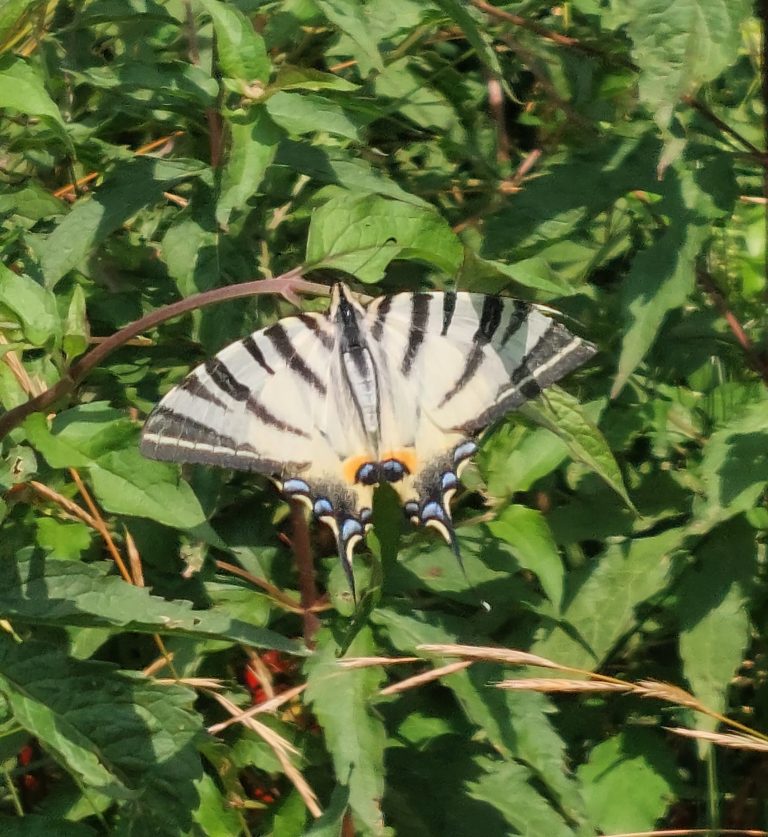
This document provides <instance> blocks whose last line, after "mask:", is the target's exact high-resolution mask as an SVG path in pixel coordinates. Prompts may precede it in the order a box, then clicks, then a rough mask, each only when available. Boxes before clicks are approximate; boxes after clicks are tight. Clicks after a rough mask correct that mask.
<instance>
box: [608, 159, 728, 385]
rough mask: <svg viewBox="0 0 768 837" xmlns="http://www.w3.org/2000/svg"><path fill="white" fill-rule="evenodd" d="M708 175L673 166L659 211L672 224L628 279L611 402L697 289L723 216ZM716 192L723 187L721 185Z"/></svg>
mask: <svg viewBox="0 0 768 837" xmlns="http://www.w3.org/2000/svg"><path fill="white" fill-rule="evenodd" d="M718 163H719V165H720V166H721V167H722V168H723V169H726V175H725V177H727V174H730V166H729V165H728V163H727V161H725V160H719V159H718ZM702 169H703V167H702ZM705 174H706V171H705V170H703V171H702V172H698V173H697V176H694V173H693V172H691V171H688V170H684V169H681V170H677V169H675V168H671V169H669V170H668V171H667V173H666V178H665V184H664V188H665V191H666V193H667V194H666V197H665V199H664V201H662V203H661V204H659V205H658V208H657V211H658V212H666V213H667V214H668V215H669V216H670V218H671V221H670V223H669V225H668V226H667V228H666V230H665V231H664V232H663V233H662V234H661V235H660V236H658V237H657V238H656V240H655V241H654V242H653V243H652V244H651V245H650V246H649V247H646V248H645V249H643V250H642V251H641V252H640V253H639V254H638V255H637V257H636V258H635V260H634V261H633V262H632V268H631V269H630V271H629V275H628V276H627V278H626V280H625V281H624V284H623V289H622V292H623V296H624V300H623V307H624V310H625V311H626V312H627V315H628V317H627V323H626V325H625V327H624V339H623V342H622V346H621V355H620V356H619V364H618V370H617V372H616V378H615V380H614V383H613V386H612V387H611V398H616V397H617V396H618V394H619V393H620V392H621V390H622V389H623V387H624V385H625V384H626V382H627V380H628V378H629V376H630V375H631V374H632V373H633V372H634V371H635V369H636V368H637V366H638V365H639V364H640V362H641V361H642V359H643V358H644V357H645V355H646V353H647V352H648V350H649V349H650V347H651V345H652V344H653V343H654V341H655V340H656V337H657V335H658V332H659V329H660V328H661V325H662V323H663V321H664V318H665V317H666V316H667V315H668V314H669V312H670V311H672V310H673V309H675V308H679V307H680V306H681V305H682V304H683V303H684V302H685V301H686V300H687V299H688V296H689V295H690V293H691V291H692V290H693V288H694V285H695V282H696V260H697V258H698V256H699V253H700V252H701V248H702V246H703V244H704V242H705V241H706V240H707V239H708V238H709V237H710V236H711V234H712V221H713V219H714V218H717V217H718V216H719V215H721V214H722V212H723V209H722V208H718V207H716V206H714V205H713V196H712V195H711V194H709V190H708V189H707V183H706V177H705V176H704V175H705ZM718 191H721V192H722V191H725V189H724V188H723V187H722V186H721V187H720V189H719V190H718ZM729 191H730V189H729ZM720 197H722V195H721V196H720Z"/></svg>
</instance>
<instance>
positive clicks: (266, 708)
mask: <svg viewBox="0 0 768 837" xmlns="http://www.w3.org/2000/svg"><path fill="white" fill-rule="evenodd" d="M306 688H307V684H306V683H302V684H301V685H300V686H294V687H293V688H292V689H287V690H286V691H285V692H280V694H279V695H275V696H274V697H273V698H270V699H269V700H265V701H264V702H263V703H258V704H256V706H252V707H251V708H250V709H246V710H245V712H239V713H238V714H237V715H233V716H232V717H231V718H227V720H226V721H221V722H220V723H218V724H214V725H213V726H210V727H208V732H210V733H211V734H212V735H215V734H217V733H219V732H221V731H222V730H224V729H226V728H227V727H230V726H232V724H239V723H241V722H243V721H244V720H246V719H247V718H252V717H253V716H254V715H259V714H262V713H263V712H274V711H275V709H279V708H280V707H281V706H282V705H283V704H284V703H288V702H289V701H291V700H293V699H294V698H295V697H297V696H298V695H300V694H301V693H302V692H303V691H304V689H306Z"/></svg>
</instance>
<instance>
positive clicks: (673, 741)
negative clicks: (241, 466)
mask: <svg viewBox="0 0 768 837" xmlns="http://www.w3.org/2000/svg"><path fill="white" fill-rule="evenodd" d="M751 13H752V10H751V8H750V6H749V4H748V3H746V2H745V0H738V2H729V3H722V2H718V1H717V0H679V2H676V3H674V4H670V3H666V2H661V0H652V1H651V2H648V0H643V1H642V2H639V0H633V2H627V3H616V4H612V5H611V4H606V3H601V2H599V0H574V2H572V3H566V4H562V5H560V6H552V5H549V4H546V3H540V2H534V3H528V4H505V5H499V6H493V5H490V4H488V3H486V2H483V0H475V1H474V2H471V3H461V2H456V0H434V1H433V2H421V0H419V1H418V2H417V0H369V2H365V3H358V2H354V0H287V2H282V3H263V2H255V0H236V2H224V0H168V2H164V3H159V2H154V0H119V1H118V0H84V1H83V2H75V1H74V0H59V2H42V0H32V2H29V0H25V2H18V0H10V2H7V3H5V4H4V5H3V6H2V8H0V43H2V45H3V54H2V56H0V109H2V110H1V111H0V131H1V132H2V146H3V155H2V171H1V172H0V177H1V178H2V182H3V190H2V193H0V247H1V248H2V253H3V262H4V264H5V266H4V267H1V268H0V405H2V408H3V410H4V411H5V414H4V415H3V414H0V427H2V428H3V431H4V436H3V438H2V441H1V442H0V444H2V448H0V574H1V575H2V585H0V616H2V617H3V624H2V627H3V634H2V635H1V636H0V640H2V641H1V642H0V694H1V695H2V706H0V723H1V724H2V729H3V737H2V739H1V743H0V748H1V749H2V752H1V753H0V759H1V760H2V765H3V777H4V781H3V782H1V783H0V815H1V817H2V830H3V833H4V834H16V833H18V834H22V833H23V834H25V835H28V834H36V833H40V834H50V833H54V832H55V833H57V834H62V835H70V834H71V835H77V837H80V835H89V834H99V833H115V834H139V833H150V834H169V835H171V834H206V835H239V834H280V835H288V834H297V835H298V834H303V833H308V834H313V835H321V834H322V835H331V834H340V833H342V829H346V832H345V833H352V831H354V832H355V833H361V834H384V833H398V834H414V835H427V834H437V833H440V834H456V835H460V834H477V833H487V834H509V833H525V834H528V835H540V837H552V835H560V834H562V835H568V834H578V835H585V837H586V835H594V834H597V833H612V832H621V831H640V830H648V829H652V828H654V827H656V826H658V827H664V826H666V827H679V828H683V827H711V828H717V827H719V826H721V827H725V826H728V827H732V828H738V827H742V828H766V827H768V821H766V819H765V816H766V815H765V811H764V805H763V803H762V800H763V799H764V798H765V797H766V794H768V788H766V787H765V771H764V770H758V769H757V768H758V766H759V765H761V764H762V761H763V759H764V758H765V755H764V754H762V753H759V752H749V751H746V750H735V749H729V750H725V749H717V748H716V747H714V746H712V745H711V744H709V743H705V742H704V741H703V740H699V741H691V740H688V739H683V738H677V737H674V736H672V735H671V734H670V733H668V732H666V731H664V730H663V729H662V726H681V727H688V728H690V729H693V730H700V731H701V732H703V733H711V732H713V731H715V730H716V729H717V728H718V722H717V717H718V715H727V716H729V717H730V718H731V719H732V720H733V721H736V722H737V723H738V722H743V723H748V725H749V726H750V727H753V728H755V729H758V730H759V729H763V730H764V729H768V717H766V713H767V712H768V703H767V702H766V695H767V694H768V693H767V692H766V676H765V662H764V645H765V637H764V636H763V630H764V628H763V626H764V624H765V619H766V596H765V586H764V580H763V576H762V567H763V564H764V557H765V556H764V541H765V531H766V529H768V510H767V509H766V507H765V486H766V481H768V460H767V456H768V455H767V454H766V451H767V450H768V399H767V398H766V383H767V382H768V361H767V360H766V355H765V353H764V352H763V351H762V350H761V348H760V347H761V346H763V345H764V340H765V316H764V310H765V299H766V291H767V289H766V272H765V266H764V265H765V229H766V221H765V217H766V206H765V203H766V199H768V195H767V194H766V193H765V192H764V191H763V190H764V167H765V152H764V151H763V150H762V149H763V148H764V145H765V137H764V136H763V128H762V125H761V120H762V119H764V114H765V111H766V108H767V107H768V103H766V102H765V101H763V100H762V99H761V91H762V89H764V88H768V85H766V84H761V79H760V72H761V57H760V47H761V39H762V38H763V32H762V30H761V28H760V25H759V22H758V19H757V18H756V17H753V16H752V15H751ZM762 71H763V72H764V70H762ZM296 268H299V270H297V271H296V272H295V273H293V274H291V275H290V276H289V277H288V278H286V279H285V280H284V281H283V282H282V283H280V282H278V283H276V284H272V285H265V286H264V290H269V291H270V293H269V294H266V293H265V294H260V295H254V296H252V297H249V298H247V299H240V300H239V301H232V300H230V301H227V302H221V303H220V304H218V305H206V306H205V307H197V306H196V305H195V304H194V301H193V303H192V304H191V305H190V306H189V309H190V310H189V311H188V312H187V313H186V314H185V315H184V316H183V317H177V318H175V319H169V320H167V321H162V322H161V319H162V314H160V315H157V317H156V319H155V320H154V321H153V322H152V325H151V327H149V325H148V326H147V329H148V330H147V332H146V334H145V336H144V337H143V338H141V339H136V338H135V335H134V339H131V340H127V338H126V339H123V338H119V339H118V340H117V341H116V342H117V344H119V345H117V346H115V347H113V348H115V351H112V352H111V353H107V352H104V353H103V355H99V356H98V358H97V359H98V362H97V363H93V364H89V363H88V362H87V357H88V356H87V355H86V356H85V358H86V360H84V359H83V356H84V353H85V352H86V351H87V350H89V349H90V348H92V345H93V344H94V343H95V342H97V340H98V338H101V337H108V336H110V335H113V334H115V333H116V332H118V330H119V329H121V328H123V327H125V326H126V325H129V324H130V323H133V322H135V321H137V320H139V319H140V318H141V317H143V316H146V315H151V314H153V312H158V311H160V310H161V309H162V307H163V306H164V305H167V304H170V303H172V302H175V301H177V300H179V299H180V298H188V297H191V296H192V295H194V294H196V293H199V292H206V291H213V292H214V294H213V296H214V298H215V296H216V293H215V292H216V291H217V289H223V288H226V287H229V286H232V285H236V284H239V283H243V282H247V281H252V280H254V279H262V278H272V277H280V276H284V275H285V274H287V273H288V272H289V271H292V270H294V269H296ZM339 271H342V272H344V273H345V274H350V275H351V277H352V281H353V282H354V283H355V286H356V288H357V289H358V290H360V291H363V292H365V293H368V294H369V295H377V294H380V293H385V292H392V291H395V290H412V289H417V288H428V287H436V288H445V287H458V288H461V289H465V290H476V291H482V292H486V293H505V294H510V295H513V296H519V297H521V298H525V299H528V300H532V301H535V302H539V303H543V304H546V305H551V306H553V307H554V308H556V309H558V310H560V311H562V312H563V314H564V317H565V318H566V321H567V323H568V325H569V327H570V328H571V329H572V330H574V331H575V332H577V333H578V334H580V335H582V336H584V337H586V338H588V339H589V340H592V341H594V342H596V343H597V344H598V345H599V347H600V352H599V354H598V356H597V357H596V359H595V360H594V361H593V362H592V363H591V364H590V365H589V366H588V367H587V368H584V369H582V370H580V371H579V372H578V373H577V374H575V375H574V376H572V377H571V378H570V379H569V380H568V381H566V382H565V384H564V386H563V388H562V389H560V388H555V389H554V390H552V391H551V392H550V393H548V394H546V395H545V396H543V397H542V398H541V399H539V401H537V403H535V404H532V405H530V406H529V407H527V408H526V409H525V410H524V411H523V412H522V413H521V414H518V415H516V416H513V417H510V418H509V419H508V420H505V421H504V422H503V423H501V424H500V425H499V426H497V427H495V428H493V429H492V432H490V433H489V434H487V435H486V437H485V438H484V441H483V444H482V447H481V450H480V452H479V453H478V456H477V457H476V460H477V461H476V466H475V467H473V468H471V469H469V470H468V471H467V472H466V474H465V475H464V478H463V482H464V490H463V492H462V493H461V494H460V496H459V498H458V501H457V503H456V509H455V518H456V522H457V527H458V537H459V541H460V543H461V547H462V552H463V554H464V556H465V563H466V568H467V573H468V575H469V577H470V578H471V579H472V582H473V584H474V585H475V588H476V589H471V588H468V586H467V583H466V579H465V577H464V576H463V574H462V573H461V571H460V570H459V568H458V567H457V566H456V564H455V562H454V561H453V558H452V556H451V554H450V551H449V550H448V549H447V548H445V547H444V546H443V545H442V544H440V543H438V542H437V541H436V540H434V539H433V538H432V537H430V535H429V534H428V533H426V534H425V533H423V532H420V533H414V532H412V531H410V530H406V529H405V527H403V531H402V532H401V521H400V512H399V510H398V509H397V508H396V506H395V505H394V504H393V502H392V498H391V497H389V496H388V495H387V494H386V493H385V492H382V494H381V496H380V497H378V498H377V501H376V508H375V510H374V513H375V527H374V533H373V534H372V535H371V536H370V537H369V541H368V546H367V548H365V549H361V550H360V551H359V554H358V556H357V562H358V563H357V570H356V572H357V574H358V583H359V586H360V589H361V590H363V591H365V595H364V597H363V600H362V601H361V603H360V606H359V607H358V608H357V609H355V608H354V606H353V603H352V602H351V600H350V597H349V593H348V590H347V587H346V583H345V579H344V576H343V572H342V570H341V568H340V567H339V566H338V564H337V562H336V560H335V559H334V545H333V544H332V543H331V542H330V540H329V539H328V537H327V533H326V532H324V531H323V530H322V529H320V530H317V531H314V530H313V531H312V533H311V547H312V551H313V553H314V555H315V556H316V561H315V564H314V568H313V570H312V571H311V572H307V570H308V565H307V549H306V543H305V541H306V530H305V529H304V528H303V524H302V521H301V519H300V517H299V516H297V515H296V514H295V513H294V514H293V515H291V514H290V510H289V509H288V508H287V506H286V505H285V503H284V501H283V500H282V499H281V497H280V496H279V495H278V494H277V493H276V492H275V491H274V489H273V487H272V486H271V485H270V483H269V481H268V480H267V479H265V478H261V477H255V476H252V475H244V474H232V473H227V472H219V471H215V470H210V469H205V468H202V467H185V468H183V469H179V468H176V467H174V466H170V465H166V464H161V463H157V462H149V461H147V460H145V459H143V458H142V457H141V456H140V454H139V453H138V450H137V438H138V433H139V428H140V425H141V421H142V420H143V418H144V417H145V416H146V414H147V413H148V411H149V410H150V409H151V407H152V406H153V405H154V404H155V403H156V402H157V400H158V399H159V397H160V396H161V395H162V394H163V393H164V392H166V391H167V390H168V388H169V387H170V386H172V385H173V384H175V383H177V382H178V381H179V380H180V379H181V377H182V376H183V375H184V374H185V373H186V372H187V371H188V370H189V369H190V368H191V367H192V366H193V365H194V364H195V363H197V362H199V361H201V360H203V359H204V358H206V357H207V356H209V355H210V354H211V353H213V352H215V351H217V350H218V349H220V348H221V347H222V346H223V345H225V344H226V343H227V342H230V341H231V340H233V339H236V338H238V337H240V336H242V335H243V334H245V333H247V332H248V331H250V330H253V329H255V328H258V327H261V326H264V325H266V324H268V323H270V322H273V321H274V320H275V319H276V318H277V317H279V316H283V315H285V314H288V313H290V312H291V311H292V310H294V309H293V307H292V304H291V303H290V302H289V301H288V300H286V299H282V298H281V297H280V296H279V294H275V293H274V291H275V290H280V289H282V290H283V291H285V292H286V293H287V295H288V297H289V298H291V299H294V296H293V294H294V292H300V291H304V292H306V291H308V290H311V287H310V286H309V285H306V284H302V282H301V281H297V277H298V275H299V273H303V276H304V278H305V279H308V280H311V281H313V282H315V283H320V284H324V285H327V284H328V283H329V282H330V281H331V279H332V278H333V276H335V275H336V274H337V273H338V272H339ZM315 290H317V288H315ZM300 304H301V305H302V306H303V307H305V308H306V309H307V310H322V307H323V305H324V304H325V303H324V301H323V300H322V298H321V297H319V296H317V295H315V296H312V295H309V294H306V293H303V294H302V298H301V302H300ZM110 345H111V344H110ZM78 359H79V360H78ZM73 362H76V363H75V366H72V364H73ZM70 369H71V370H72V375H71V376H70V377H68V374H69V373H68V370H70ZM86 373H87V374H86ZM54 386H56V389H55V390H54V391H53V392H52V393H50V395H44V396H42V398H41V399H38V401H37V402H36V406H37V407H38V411H34V410H31V409H28V408H26V407H24V406H23V405H25V404H26V402H27V401H28V400H29V399H30V398H31V397H33V396H39V395H40V394H41V393H44V392H46V391H47V390H48V389H49V388H51V387H54ZM17 408H18V409H17ZM40 410H42V411H40ZM291 545H293V550H292V549H291ZM143 587H146V588H148V589H146V590H145V589H141V588H143ZM150 591H151V592H150ZM478 596H481V597H482V598H483V599H485V600H487V601H488V602H489V603H490V604H491V605H492V609H491V611H490V612H489V613H485V612H483V611H482V610H481V609H480V608H479V607H478ZM457 642H461V643H467V644H471V645H483V646H501V647H514V648H521V649H526V650H530V651H532V652H533V653H535V654H537V655H540V656H541V657H545V658H547V659H550V660H554V661H555V662H557V663H560V664H562V665H564V666H570V667H572V668H577V669H580V670H583V671H595V672H602V673H604V674H610V675H612V676H613V677H616V678H619V679H621V680H628V681H639V680H651V679H654V680H661V681H666V682H669V683H673V684H677V685H678V686H681V687H683V688H684V689H687V690H688V691H689V692H690V693H691V695H692V696H693V698H692V700H693V701H698V702H700V703H701V704H703V705H705V706H706V707H707V708H708V710H709V713H707V712H702V711H694V710H693V709H692V706H694V704H693V703H691V701H687V702H686V701H685V700H682V699H681V700H680V701H678V702H677V703H676V704H675V702H674V700H673V703H672V704H671V705H665V704H663V703H659V702H655V701H650V700H646V699H641V698H640V697H638V696H637V694H627V695H618V694H612V693H610V692H605V693H597V692H592V693H589V694H586V693H585V694H583V695H573V694H571V695H560V694H556V693H555V692H554V691H552V689H550V691H552V693H551V694H542V693H537V692H533V691H527V692H526V691H517V690H514V691H513V690H501V689H497V688H496V687H495V684H496V683H497V682H498V681H500V680H502V679H504V678H505V677H521V676H522V677H529V678H531V677H534V676H538V675H542V672H541V670H540V669H536V668H534V667H528V668H525V669H523V670H522V673H521V670H520V669H519V668H513V667H511V666H508V665H507V666H505V665H504V664H502V663H499V662H493V661H485V662H480V663H475V664H473V665H471V666H469V665H465V664H463V663H461V662H458V663H457V662H456V661H455V660H453V659H449V658H448V657H446V658H445V659H442V658H439V659H438V660H437V661H435V660H434V656H430V655H429V654H428V653H427V652H426V651H424V650H423V649H422V648H420V646H422V645H424V644H430V643H431V644H446V643H457ZM305 643H306V644H305ZM307 646H309V647H307ZM411 656H415V657H417V658H419V659H418V660H417V661H410V662H400V663H397V664H395V663H393V664H392V665H387V666H385V665H383V664H382V663H376V664H374V665H372V666H370V667H363V668H348V667H344V666H342V664H341V662H340V658H343V659H347V660H348V659H350V658H353V657H391V658H400V657H411ZM442 665H447V666H448V667H447V668H445V669H440V670H439V671H438V674H439V675H440V676H439V677H437V678H435V679H433V680H431V681H428V682H423V683H418V682H416V683H407V682H406V683H405V684H404V686H405V688H403V689H402V690H400V691H397V690H394V691H389V692H385V693H384V694H382V693H381V689H382V687H384V686H386V685H389V686H393V685H395V684H397V683H399V682H400V681H402V680H403V679H405V678H406V677H408V676H410V675H411V674H413V673H419V672H423V673H428V672H429V671H430V670H431V668H432V667H433V666H435V667H440V666H442ZM543 675H546V676H548V677H549V676H561V677H562V676H565V675H564V674H563V672H559V674H558V672H557V671H555V674H554V675H553V674H552V672H551V671H544V672H543ZM532 682H534V681H532ZM281 695H282V696H283V702H282V703H281V704H280V705H279V706H278V707H277V708H276V709H275V710H274V711H271V712H264V713H258V714H255V715H253V716H252V717H251V718H249V719H240V720H239V721H238V722H236V723H231V722H229V719H231V717H232V716H233V715H236V714H237V713H238V711H240V710H243V709H246V708H248V707H251V706H253V705H258V704H260V703H263V702H265V701H270V700H272V699H273V698H275V697H277V699H278V700H279V699H280V696H281Z"/></svg>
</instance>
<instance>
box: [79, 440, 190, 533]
mask: <svg viewBox="0 0 768 837" xmlns="http://www.w3.org/2000/svg"><path fill="white" fill-rule="evenodd" d="M87 468H88V473H89V475H90V478H91V482H92V484H93V491H94V494H95V495H96V497H97V499H98V501H99V502H100V503H101V504H102V505H103V506H104V508H105V509H106V510H107V511H110V512H113V513H114V514H129V515H135V516H136V517H148V518H149V519H150V520H156V521H157V522H158V523H163V524H165V525H166V526H173V527H175V528H177V529H194V528H195V527H197V526H201V525H202V524H203V523H205V522H206V516H205V512H204V511H203V509H202V507H201V505H200V501H199V500H198V499H197V497H196V496H195V493H194V491H192V488H191V487H190V485H189V483H187V482H185V481H184V480H182V479H181V477H180V476H179V471H178V468H176V467H175V466H173V465H167V464H166V463H164V462H152V461H150V460H147V459H145V458H144V457H143V456H142V455H141V454H140V453H139V451H138V449H133V448H128V449H125V450H116V451H112V452H111V453H107V454H104V456H101V457H99V459H98V460H96V461H94V462H91V463H89V464H88V465H87Z"/></svg>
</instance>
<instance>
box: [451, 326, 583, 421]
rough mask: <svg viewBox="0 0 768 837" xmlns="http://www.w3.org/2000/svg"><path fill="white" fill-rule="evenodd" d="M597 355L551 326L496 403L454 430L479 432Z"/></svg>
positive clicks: (505, 385)
mask: <svg viewBox="0 0 768 837" xmlns="http://www.w3.org/2000/svg"><path fill="white" fill-rule="evenodd" d="M596 351H597V348H596V347H595V346H594V345H593V344H592V343H588V342H587V341H585V340H581V339H580V338H578V337H575V336H574V335H573V334H571V333H570V332H569V331H568V330H567V329H566V328H565V327H563V326H562V325H560V324H559V323H551V324H550V326H549V328H548V329H547V330H546V331H545V332H544V334H543V335H542V336H541V338H540V339H539V341H538V342H537V343H536V345H535V346H534V347H533V349H531V351H530V352H529V353H528V354H527V355H526V356H525V357H524V358H523V359H522V362H521V364H520V366H518V367H517V369H515V371H514V372H513V373H512V375H511V376H510V380H509V381H508V382H505V383H504V384H502V385H501V386H500V387H499V390H498V392H497V394H496V401H495V403H494V404H493V405H492V406H491V407H489V408H488V409H487V410H484V411H483V412H482V413H480V415H478V416H475V417H474V418H472V419H470V420H469V421H467V422H465V423H464V424H462V425H461V426H460V427H457V428H455V429H457V430H460V431H461V432H464V433H467V434H471V433H476V432H477V431H479V430H482V429H483V428H484V427H487V426H488V425H489V424H490V423H491V422H493V421H495V420H496V419H497V418H499V417H500V416H502V415H504V414H505V413H508V412H509V411H510V410H515V409H517V408H518V407H520V406H522V405H523V404H524V403H525V402H526V401H528V400H530V399H531V398H535V397H536V396H537V395H538V394H539V393H540V392H541V391H542V390H544V389H546V388H547V387H548V386H551V385H552V384H554V383H556V382H557V381H559V380H560V379H561V378H563V377H565V376H566V375H567V374H568V373H569V372H572V371H573V370H574V369H576V368H577V367H579V366H581V365H582V364H583V363H586V361H588V360H589V359H590V358H591V357H592V356H593V355H594V354H595V352H596Z"/></svg>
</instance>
